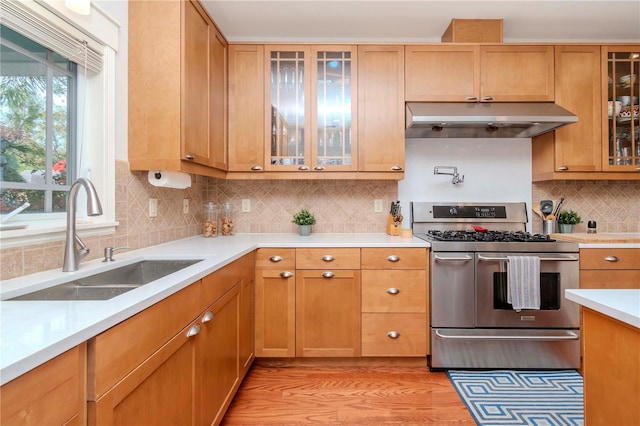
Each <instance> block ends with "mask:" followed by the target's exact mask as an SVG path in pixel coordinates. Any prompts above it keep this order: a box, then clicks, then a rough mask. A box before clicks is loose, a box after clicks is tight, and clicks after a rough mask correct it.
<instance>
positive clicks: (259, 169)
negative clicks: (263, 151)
mask: <svg viewBox="0 0 640 426" xmlns="http://www.w3.org/2000/svg"><path fill="white" fill-rule="evenodd" d="M249 170H252V171H254V172H259V171H261V170H262V166H258V165H257V164H256V165H255V166H251V169H249Z"/></svg>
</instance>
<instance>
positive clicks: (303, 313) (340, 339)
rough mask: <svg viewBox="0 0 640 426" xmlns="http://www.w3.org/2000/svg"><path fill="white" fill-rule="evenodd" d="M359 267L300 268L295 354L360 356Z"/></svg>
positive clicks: (305, 355) (297, 291)
mask: <svg viewBox="0 0 640 426" xmlns="http://www.w3.org/2000/svg"><path fill="white" fill-rule="evenodd" d="M360 347H361V343H360V270H348V269H343V270H334V271H327V270H316V269H313V270H299V271H297V276H296V356H299V357H359V356H360V353H361V352H360Z"/></svg>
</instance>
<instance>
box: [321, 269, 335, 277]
mask: <svg viewBox="0 0 640 426" xmlns="http://www.w3.org/2000/svg"><path fill="white" fill-rule="evenodd" d="M322 277H323V278H333V277H335V274H334V273H333V272H331V271H326V272H323V273H322Z"/></svg>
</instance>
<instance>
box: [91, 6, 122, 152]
mask: <svg viewBox="0 0 640 426" xmlns="http://www.w3.org/2000/svg"><path fill="white" fill-rule="evenodd" d="M94 4H95V5H96V6H97V7H100V8H101V9H102V10H104V11H105V12H106V13H107V15H109V16H111V18H113V19H114V20H115V21H116V22H117V23H118V24H119V25H120V34H119V37H118V40H119V46H118V52H117V53H116V88H115V91H116V114H115V121H116V151H115V155H116V160H126V159H128V158H129V156H128V153H127V150H128V143H127V135H128V131H127V128H128V120H127V117H128V108H127V105H128V95H127V93H128V87H129V86H128V84H127V83H128V77H127V74H128V71H127V70H128V66H129V61H128V57H129V33H128V30H129V7H128V4H127V2H126V1H122V0H94Z"/></svg>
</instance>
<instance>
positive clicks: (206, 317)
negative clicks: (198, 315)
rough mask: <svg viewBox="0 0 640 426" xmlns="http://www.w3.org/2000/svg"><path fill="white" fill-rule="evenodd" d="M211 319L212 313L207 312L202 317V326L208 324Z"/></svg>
mask: <svg viewBox="0 0 640 426" xmlns="http://www.w3.org/2000/svg"><path fill="white" fill-rule="evenodd" d="M212 319H213V312H211V311H207V312H206V313H205V314H204V315H203V316H202V323H203V324H204V323H205V322H209V321H211V320H212Z"/></svg>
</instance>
